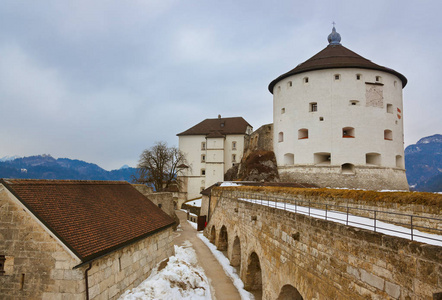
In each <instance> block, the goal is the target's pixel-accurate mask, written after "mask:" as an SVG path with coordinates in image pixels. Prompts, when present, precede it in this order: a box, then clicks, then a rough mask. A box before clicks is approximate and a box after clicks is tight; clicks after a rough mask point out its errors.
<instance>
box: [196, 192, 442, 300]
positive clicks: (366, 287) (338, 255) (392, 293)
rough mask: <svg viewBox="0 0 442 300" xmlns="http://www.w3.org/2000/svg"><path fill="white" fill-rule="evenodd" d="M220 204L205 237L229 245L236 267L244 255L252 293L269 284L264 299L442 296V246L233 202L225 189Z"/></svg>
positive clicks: (245, 274)
mask: <svg viewBox="0 0 442 300" xmlns="http://www.w3.org/2000/svg"><path fill="white" fill-rule="evenodd" d="M214 198H217V199H218V201H217V204H216V208H215V210H214V212H213V214H212V216H211V219H210V222H209V224H208V226H207V228H206V230H205V232H204V234H205V236H207V237H208V238H209V239H211V240H214V241H215V244H216V245H217V246H219V247H222V246H223V244H224V243H225V242H227V253H228V257H229V259H230V260H231V262H233V261H234V260H236V259H237V257H238V256H239V257H240V263H239V267H240V276H241V278H242V279H243V281H244V282H245V285H246V287H249V288H253V287H255V288H256V287H257V286H259V285H260V282H259V279H262V291H263V299H276V298H277V297H278V295H280V293H281V291H282V290H283V287H284V289H286V287H291V288H292V289H293V290H295V291H298V292H299V293H300V294H301V295H302V297H303V298H304V299H432V297H433V294H435V293H438V292H441V291H442V248H441V247H438V246H432V245H427V244H422V243H417V242H412V241H409V240H406V239H402V238H397V237H392V236H387V235H384V234H381V233H376V232H372V231H368V230H363V229H358V228H354V227H350V226H345V225H341V224H338V223H333V222H330V221H325V220H320V219H315V218H312V217H308V216H305V215H300V214H295V213H292V212H287V211H282V210H277V209H274V208H271V207H265V206H260V205H257V204H252V203H249V202H243V201H237V200H234V199H229V198H226V197H223V195H222V189H216V190H214V191H212V200H213V199H214ZM223 239H225V240H226V241H224V240H223ZM256 257H257V258H258V264H259V266H258V267H256V266H254V265H253V264H256V261H257V260H256ZM256 270H259V272H260V275H259V276H252V277H251V274H252V275H256V274H259V272H258V271H256ZM258 277H259V278H258Z"/></svg>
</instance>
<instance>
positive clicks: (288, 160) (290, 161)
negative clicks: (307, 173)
mask: <svg viewBox="0 0 442 300" xmlns="http://www.w3.org/2000/svg"><path fill="white" fill-rule="evenodd" d="M294 164H295V155H294V154H293V153H286V154H284V165H286V166H290V165H294Z"/></svg>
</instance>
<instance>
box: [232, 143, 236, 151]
mask: <svg viewBox="0 0 442 300" xmlns="http://www.w3.org/2000/svg"><path fill="white" fill-rule="evenodd" d="M232 150H236V142H232Z"/></svg>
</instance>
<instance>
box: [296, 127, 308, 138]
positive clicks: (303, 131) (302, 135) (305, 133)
mask: <svg viewBox="0 0 442 300" xmlns="http://www.w3.org/2000/svg"><path fill="white" fill-rule="evenodd" d="M303 139H308V129H306V128H302V129H299V130H298V140H303Z"/></svg>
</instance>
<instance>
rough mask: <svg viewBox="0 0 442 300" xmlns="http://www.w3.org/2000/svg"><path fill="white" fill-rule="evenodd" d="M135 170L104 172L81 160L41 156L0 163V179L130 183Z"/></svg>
mask: <svg viewBox="0 0 442 300" xmlns="http://www.w3.org/2000/svg"><path fill="white" fill-rule="evenodd" d="M136 171H137V169H135V168H130V167H127V168H124V169H119V170H112V171H106V170H104V169H102V168H100V167H99V166H97V165H96V164H92V163H87V162H85V161H82V160H77V159H69V158H58V159H55V158H53V157H52V156H51V155H48V154H43V155H36V156H29V157H20V158H15V159H12V160H5V161H0V178H29V179H31V178H32V179H74V180H125V181H129V182H131V176H132V175H135V174H136Z"/></svg>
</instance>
